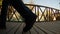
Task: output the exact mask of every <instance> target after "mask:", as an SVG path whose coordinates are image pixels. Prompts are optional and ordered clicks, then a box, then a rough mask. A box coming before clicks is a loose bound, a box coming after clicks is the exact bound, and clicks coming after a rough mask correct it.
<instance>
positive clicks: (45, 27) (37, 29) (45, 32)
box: [0, 21, 60, 34]
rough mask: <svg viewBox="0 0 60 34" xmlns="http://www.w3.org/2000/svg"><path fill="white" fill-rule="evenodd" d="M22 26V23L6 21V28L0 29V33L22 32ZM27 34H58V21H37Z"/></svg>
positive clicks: (14, 33)
mask: <svg viewBox="0 0 60 34" xmlns="http://www.w3.org/2000/svg"><path fill="white" fill-rule="evenodd" d="M24 26H25V24H24V23H19V22H17V23H16V22H7V23H6V27H7V29H6V30H1V29H0V34H22V30H23V28H24ZM27 34H60V21H56V22H37V23H35V24H34V25H33V27H32V29H31V30H30V31H28V32H27Z"/></svg>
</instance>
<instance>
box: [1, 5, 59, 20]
mask: <svg viewBox="0 0 60 34" xmlns="http://www.w3.org/2000/svg"><path fill="white" fill-rule="evenodd" d="M25 5H26V6H27V7H29V8H30V9H31V10H32V12H33V13H35V14H36V15H37V16H38V17H37V19H36V21H56V20H60V10H59V9H55V8H51V7H47V6H42V5H33V4H25ZM1 8H2V7H1V6H0V12H1ZM8 8H9V9H8V13H7V21H24V19H23V18H22V17H21V15H20V14H19V13H18V12H17V11H16V10H15V9H14V8H13V6H9V7H8Z"/></svg>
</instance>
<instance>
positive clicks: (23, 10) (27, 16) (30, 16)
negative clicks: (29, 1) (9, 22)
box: [0, 0, 37, 32]
mask: <svg viewBox="0 0 60 34" xmlns="http://www.w3.org/2000/svg"><path fill="white" fill-rule="evenodd" d="M9 5H12V6H13V7H14V8H15V9H16V10H17V11H18V12H19V14H20V15H21V16H22V17H23V18H24V21H25V24H26V26H25V27H24V28H23V32H27V31H29V30H30V29H31V28H32V27H33V24H34V22H35V21H36V18H37V16H36V15H35V14H34V13H33V12H32V11H31V10H30V9H29V8H28V7H26V6H25V5H24V3H23V2H22V0H3V2H2V9H1V15H0V18H1V19H0V27H1V26H2V27H1V28H6V15H7V9H8V6H9Z"/></svg>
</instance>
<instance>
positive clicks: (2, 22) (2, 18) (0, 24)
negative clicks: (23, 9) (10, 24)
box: [0, 0, 8, 29]
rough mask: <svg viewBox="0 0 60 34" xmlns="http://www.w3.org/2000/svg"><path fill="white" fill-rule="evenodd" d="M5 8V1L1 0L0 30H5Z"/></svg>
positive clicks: (6, 5) (6, 4) (6, 6)
mask: <svg viewBox="0 0 60 34" xmlns="http://www.w3.org/2000/svg"><path fill="white" fill-rule="evenodd" d="M7 8H8V3H7V1H6V0H3V2H2V9H1V15H0V28H1V29H4V28H6V15H7Z"/></svg>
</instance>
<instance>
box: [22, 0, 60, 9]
mask: <svg viewBox="0 0 60 34" xmlns="http://www.w3.org/2000/svg"><path fill="white" fill-rule="evenodd" d="M23 1H24V3H30V1H31V0H23ZM32 2H33V4H36V5H43V6H48V7H52V8H56V9H59V10H60V5H59V2H60V0H32Z"/></svg>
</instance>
